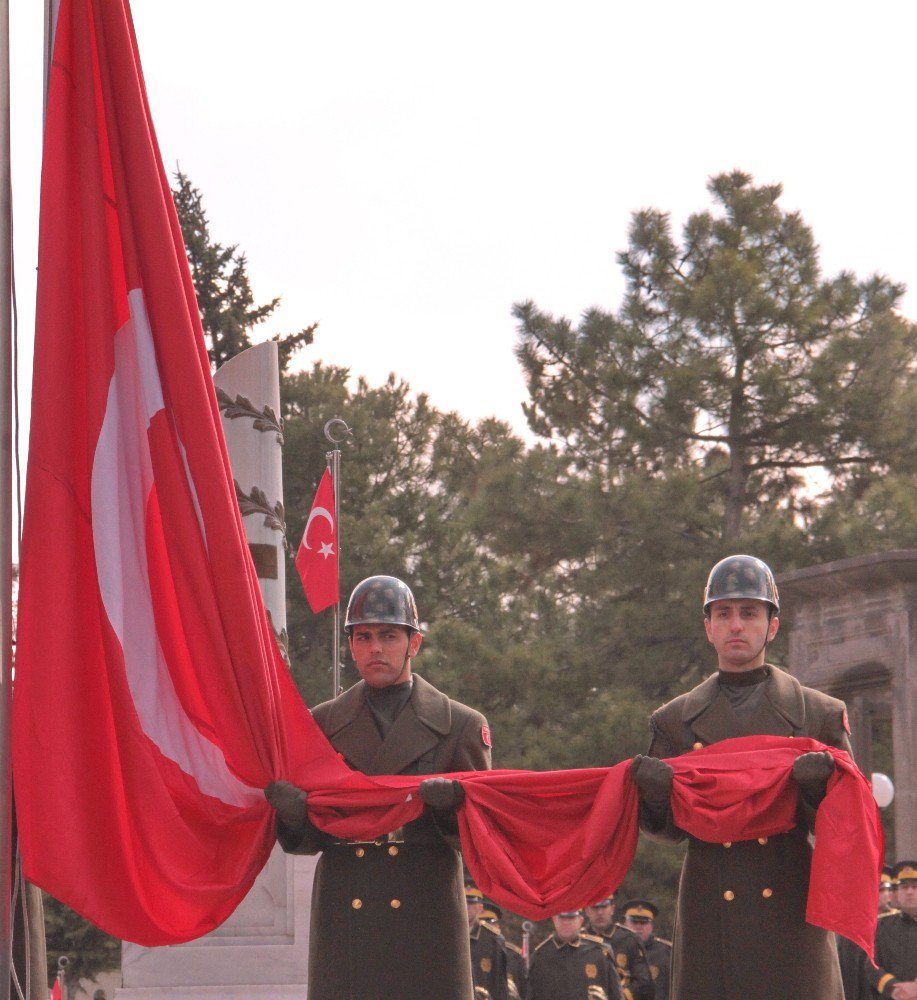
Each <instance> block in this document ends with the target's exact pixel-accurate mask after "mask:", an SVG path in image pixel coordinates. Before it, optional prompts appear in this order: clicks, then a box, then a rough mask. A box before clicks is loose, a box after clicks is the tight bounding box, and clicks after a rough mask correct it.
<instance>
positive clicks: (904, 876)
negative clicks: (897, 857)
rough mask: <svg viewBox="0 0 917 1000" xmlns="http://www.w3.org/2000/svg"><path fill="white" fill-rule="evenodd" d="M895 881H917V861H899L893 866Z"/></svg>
mask: <svg viewBox="0 0 917 1000" xmlns="http://www.w3.org/2000/svg"><path fill="white" fill-rule="evenodd" d="M894 874H895V881H896V882H897V883H898V884H899V885H900V884H901V883H902V882H917V861H899V862H898V864H896V865H895V868H894Z"/></svg>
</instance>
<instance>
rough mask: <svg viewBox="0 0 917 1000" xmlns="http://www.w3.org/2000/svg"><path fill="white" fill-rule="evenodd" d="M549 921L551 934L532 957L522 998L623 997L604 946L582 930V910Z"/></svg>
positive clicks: (619, 999)
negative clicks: (524, 996) (552, 930)
mask: <svg viewBox="0 0 917 1000" xmlns="http://www.w3.org/2000/svg"><path fill="white" fill-rule="evenodd" d="M551 920H552V922H553V923H554V933H553V934H552V935H551V936H550V937H549V938H547V939H546V940H544V941H542V942H541V944H540V945H538V947H537V948H536V949H535V954H534V955H533V956H532V964H531V966H530V968H529V977H528V983H527V985H526V994H525V995H526V1000H587V998H588V1000H623V996H624V995H623V993H622V992H621V984H620V982H619V981H618V976H617V974H616V972H615V967H614V960H613V959H612V957H611V954H610V953H609V951H608V949H607V947H606V946H605V945H604V943H603V942H602V939H601V938H600V937H595V936H593V935H592V934H583V933H582V929H583V914H582V911H581V910H570V911H568V912H565V913H558V914H557V915H556V916H554V917H552V918H551Z"/></svg>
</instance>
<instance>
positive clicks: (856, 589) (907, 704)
mask: <svg viewBox="0 0 917 1000" xmlns="http://www.w3.org/2000/svg"><path fill="white" fill-rule="evenodd" d="M777 584H778V587H779V588H780V603H781V615H780V617H781V622H782V625H783V628H784V629H786V630H788V631H789V646H790V655H789V665H790V669H791V670H792V672H793V673H794V674H795V675H796V676H797V677H798V678H799V680H800V681H802V683H803V684H807V685H808V686H809V687H814V688H818V689H819V690H822V691H827V692H828V693H829V694H833V695H835V696H836V697H838V698H843V699H844V700H845V701H846V702H847V705H848V713H849V715H850V723H851V736H852V742H853V748H854V754H855V756H856V758H857V763H858V764H859V766H860V768H861V769H862V770H863V771H864V772H866V773H867V774H869V773H870V772H871V771H873V770H874V766H873V753H872V749H873V748H872V730H873V724H874V722H875V720H877V719H879V720H881V719H883V718H885V719H888V718H890V719H891V726H892V750H893V759H894V775H893V778H894V782H895V847H896V854H897V855H898V857H901V858H913V857H917V549H905V550H895V551H891V552H880V553H876V554H875V555H869V556H858V557H855V558H853V559H842V560H839V561H838V562H831V563H824V564H823V565H820V566H810V567H808V568H806V569H801V570H795V571H793V572H791V573H783V574H781V575H779V576H778V577H777Z"/></svg>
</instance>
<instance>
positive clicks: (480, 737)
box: [427, 706, 491, 850]
mask: <svg viewBox="0 0 917 1000" xmlns="http://www.w3.org/2000/svg"><path fill="white" fill-rule="evenodd" d="M462 708H463V709H464V711H463V712H462V713H461V715H459V713H458V712H456V715H459V717H458V719H457V722H456V737H455V743H454V746H453V748H452V753H451V756H450V760H449V765H448V770H449V771H489V770H490V769H491V753H490V747H489V746H488V745H487V744H486V743H485V742H484V733H485V732H489V731H490V730H489V728H488V726H487V720H486V719H485V718H484V716H483V715H481V713H480V712H476V711H474V709H470V708H466V707H465V706H462ZM427 812H428V813H429V814H430V816H432V817H433V822H434V823H435V824H436V829H437V831H438V832H439V834H440V836H442V837H443V838H444V839H445V840H446V841H447V843H448V844H449V845H450V846H451V847H454V848H455V850H459V849H460V841H459V833H458V820H457V819H456V816H455V812H454V811H453V810H452V809H428V810H427Z"/></svg>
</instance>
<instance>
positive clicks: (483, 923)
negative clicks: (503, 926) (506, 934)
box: [479, 920, 503, 938]
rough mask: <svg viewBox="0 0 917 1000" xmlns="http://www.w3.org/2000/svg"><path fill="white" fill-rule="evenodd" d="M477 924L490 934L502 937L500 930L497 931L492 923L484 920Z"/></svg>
mask: <svg viewBox="0 0 917 1000" xmlns="http://www.w3.org/2000/svg"><path fill="white" fill-rule="evenodd" d="M479 926H480V927H483V928H484V930H485V931H490V933H491V934H493V935H495V936H496V937H498V938H502V937H503V934H502V932H501V931H498V930H497V928H496V927H494V925H493V924H489V923H487V921H486V920H481V921H479Z"/></svg>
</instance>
